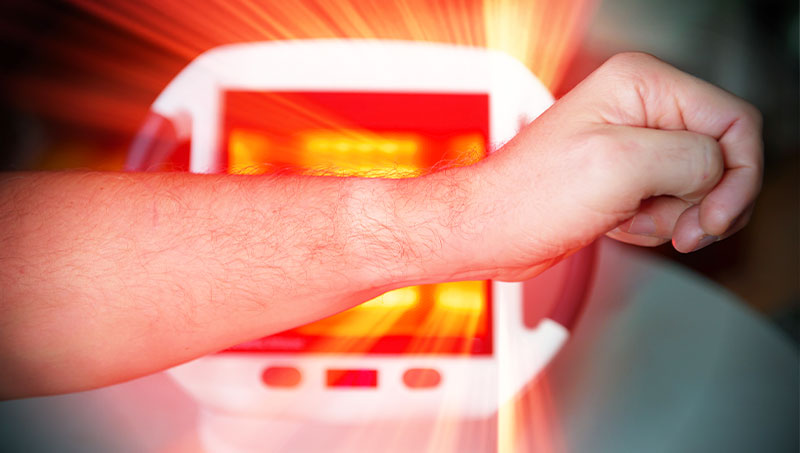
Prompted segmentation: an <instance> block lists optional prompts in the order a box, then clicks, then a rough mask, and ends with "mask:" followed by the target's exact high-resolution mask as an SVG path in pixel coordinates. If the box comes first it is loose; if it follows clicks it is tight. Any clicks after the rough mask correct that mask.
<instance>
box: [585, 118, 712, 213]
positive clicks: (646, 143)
mask: <svg viewBox="0 0 800 453" xmlns="http://www.w3.org/2000/svg"><path fill="white" fill-rule="evenodd" d="M607 127H608V128H611V130H612V131H613V134H614V137H613V140H612V142H611V144H610V145H608V147H609V148H612V149H611V150H610V151H608V150H607V153H608V154H607V155H602V156H600V158H601V159H602V160H603V161H606V163H605V164H604V165H610V166H611V167H610V168H609V171H610V172H612V173H614V175H615V177H616V178H617V179H618V180H619V181H620V182H623V183H626V184H630V183H633V184H630V185H626V187H631V188H632V189H633V190H638V191H639V192H638V193H637V194H635V196H638V199H639V200H641V199H646V198H650V197H657V196H660V195H672V196H674V197H678V198H680V199H683V200H685V201H688V202H697V201H699V200H701V199H703V197H704V196H705V195H706V194H707V193H708V192H710V191H711V189H712V188H713V187H714V186H715V185H716V184H717V182H718V181H719V180H720V178H721V177H722V172H723V162H722V154H721V152H720V148H719V144H718V143H717V141H716V140H714V139H712V138H710V137H708V136H706V135H702V134H696V133H694V132H688V131H663V130H657V129H647V128H638V127H624V126H607ZM622 195H625V196H632V195H634V194H630V193H624V194H622Z"/></svg>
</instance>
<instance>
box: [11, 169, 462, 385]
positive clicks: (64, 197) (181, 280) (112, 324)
mask: <svg viewBox="0 0 800 453" xmlns="http://www.w3.org/2000/svg"><path fill="white" fill-rule="evenodd" d="M461 179H462V178H460V177H456V176H454V175H445V174H441V175H438V176H433V177H429V178H427V179H426V180H424V181H423V180H419V181H396V180H394V181H393V180H382V181H378V180H364V179H355V178H347V179H341V178H322V177H289V176H281V177H271V178H270V177H266V178H265V177H247V176H201V175H188V174H123V173H119V174H115V173H71V172H68V173H38V174H36V173H34V174H10V175H5V176H3V177H2V179H0V212H2V217H0V231H1V232H2V236H1V237H0V250H1V251H0V261H1V262H2V266H0V287H2V288H3V295H2V298H1V301H0V302H2V304H1V305H0V323H1V324H0V325H2V327H0V336H2V337H1V338H2V340H0V345H1V347H0V361H1V362H2V368H3V369H4V370H5V371H4V372H3V373H2V374H0V376H2V377H0V388H2V393H3V394H4V395H6V396H9V395H26V394H29V393H51V392H60V391H69V390H77V389H83V388H87V387H95V386H99V385H105V384H110V383H114V382H119V381H121V380H124V379H128V378H130V377H134V376H139V375H143V374H146V373H149V372H153V371H155V370H159V369H163V368H165V367H168V366H170V365H173V364H176V363H179V362H181V361H185V360H188V359H191V358H193V357H197V356H199V355H202V354H205V353H209V352H213V351H216V350H219V349H221V348H224V347H226V346H229V345H232V344H235V343H237V342H241V341H245V340H248V339H252V338H255V337H258V336H261V335H266V334H269V333H274V332H277V331H280V330H283V329H286V328H289V327H293V326H296V325H299V324H302V323H305V322H309V321H311V320H314V319H319V318H321V317H324V316H326V315H329V314H332V313H335V312H337V311H339V310H343V309H345V308H348V307H351V306H353V305H355V304H356V303H358V302H361V301H363V300H366V299H368V298H370V297H373V296H376V295H378V294H380V293H381V292H383V291H386V290H388V289H392V288H393V287H397V286H400V285H402V283H403V282H404V281H407V282H409V283H410V282H415V283H416V282H420V281H422V280H425V279H429V280H432V281H436V280H445V279H448V278H450V277H453V276H454V274H457V273H458V271H459V267H458V266H457V265H456V263H457V261H456V260H457V258H458V257H457V255H456V253H454V252H455V251H456V248H454V247H448V246H447V245H446V244H445V243H446V242H447V241H448V239H447V238H448V237H452V238H457V237H460V235H459V234H458V229H460V227H459V226H458V225H460V224H461V223H463V222H461V221H460V219H458V213H459V212H464V210H465V209H464V204H465V203H467V200H469V198H470V197H469V195H468V194H467V193H466V190H467V188H466V186H464V187H462V186H461V185H459V182H458V181H459V180H461ZM411 186H415V187H413V188H412V187H411ZM407 194H416V195H414V196H408V195H407ZM454 233H455V234H454ZM445 247H447V248H448V252H447V253H446V254H443V251H442V249H443V248H445ZM464 264H465V265H466V263H464ZM56 377H57V378H56Z"/></svg>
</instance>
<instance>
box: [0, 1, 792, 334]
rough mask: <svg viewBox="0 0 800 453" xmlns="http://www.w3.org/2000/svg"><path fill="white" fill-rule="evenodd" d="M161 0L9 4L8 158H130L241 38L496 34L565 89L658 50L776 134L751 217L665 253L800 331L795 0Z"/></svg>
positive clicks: (32, 166) (495, 40) (768, 137)
mask: <svg viewBox="0 0 800 453" xmlns="http://www.w3.org/2000/svg"><path fill="white" fill-rule="evenodd" d="M162 3H163V4H161V3H158V2H152V4H151V3H148V2H130V3H129V2H117V3H114V2H92V1H83V0H78V1H74V2H61V1H47V2H44V1H42V2H37V1H25V0H5V1H3V2H2V5H0V42H2V45H0V80H2V83H1V84H0V137H1V138H2V143H3V149H2V152H0V168H2V170H6V171H14V170H43V169H67V168H72V169H75V168H78V169H98V170H119V169H120V168H121V166H122V163H123V161H124V156H125V153H126V149H127V146H128V145H129V142H130V140H131V138H132V136H133V135H134V134H135V132H136V129H137V128H138V126H139V125H140V123H141V121H142V120H143V118H144V116H145V113H146V111H147V109H148V106H149V104H150V103H151V102H152V101H153V100H154V99H155V97H156V96H157V94H158V93H159V92H160V90H161V89H162V88H163V86H164V85H165V84H166V83H167V82H168V81H169V80H170V79H171V78H172V77H173V76H174V75H175V74H176V73H177V72H178V71H179V70H180V69H181V68H182V67H183V66H184V65H185V64H187V63H188V62H189V61H191V59H192V58H193V57H195V56H196V55H198V54H199V53H200V52H202V51H203V50H205V49H207V48H210V47H213V46H215V45H219V44H224V43H229V42H241V41H254V40H267V39H286V38H309V37H337V36H345V37H348V36H349V37H380V38H393V39H419V40H431V41H444V42H457V43H462V44H468V45H488V46H490V47H495V48H501V49H503V50H506V51H508V52H509V53H511V54H513V55H515V56H517V57H518V58H520V59H522V60H523V61H524V62H525V63H526V64H527V65H528V66H529V67H530V68H531V69H532V70H533V71H534V73H536V74H537V75H538V76H539V77H540V78H542V80H543V81H544V82H545V83H546V84H547V85H548V86H549V87H550V89H551V90H552V91H553V92H554V93H555V94H556V96H557V97H558V96H561V95H563V94H564V93H565V92H567V91H568V90H569V89H570V88H571V87H573V86H574V85H575V84H576V83H577V82H579V81H580V80H581V79H582V78H583V77H585V76H586V75H587V74H589V73H590V72H591V71H592V70H593V69H595V68H596V67H597V66H599V65H600V64H601V63H602V62H603V61H604V60H605V59H606V58H608V57H609V56H611V55H613V54H615V53H618V52H621V51H626V50H639V51H645V52H649V53H652V54H654V55H656V56H658V57H660V58H661V59H663V60H665V61H667V62H669V63H671V64H673V65H675V66H677V67H678V68H680V69H682V70H684V71H687V72H689V73H691V74H694V75H696V76H698V77H700V78H703V79H705V80H708V81H710V82H712V83H714V84H716V85H719V86H721V87H723V88H725V89H726V90H728V91H730V92H732V93H734V94H736V95H738V96H741V97H743V98H744V99H746V100H748V101H750V102H751V103H753V104H755V105H756V106H757V107H758V108H759V109H760V110H761V112H762V113H763V114H764V119H765V126H764V141H765V144H766V174H765V181H764V188H763V192H762V195H761V197H760V199H759V202H758V205H757V207H756V211H755V214H754V216H753V219H752V221H751V223H750V225H749V226H748V227H747V228H746V229H745V230H743V231H742V232H740V233H739V234H737V235H736V236H734V237H733V238H731V239H728V240H727V241H724V242H722V243H719V244H715V245H714V246H712V247H708V248H707V249H704V250H702V251H700V252H697V253H693V254H690V255H682V254H678V253H676V252H674V251H673V250H672V249H671V248H670V247H669V246H662V247H660V248H657V249H654V250H653V251H652V253H656V254H660V255H663V256H666V257H668V258H669V259H671V260H675V261H678V262H680V263H681V264H683V265H685V266H688V267H690V268H692V269H694V270H696V271H698V272H700V273H702V274H703V275H705V276H707V277H709V278H710V279H712V280H714V281H716V282H718V283H719V284H721V285H723V286H724V287H726V288H728V289H729V290H730V291H732V292H733V293H735V294H736V295H738V296H739V297H740V298H741V299H742V300H743V301H744V302H745V303H746V304H748V305H749V306H751V307H752V308H753V309H754V310H756V311H758V312H760V313H762V314H763V315H764V316H766V317H768V318H769V319H771V320H772V321H773V322H774V323H775V324H776V325H778V326H780V327H781V328H782V329H783V330H784V331H785V332H786V333H787V334H789V335H791V336H792V337H793V338H794V339H795V341H797V339H798V316H799V313H800V312H799V311H798V306H799V304H800V283H798V279H800V269H798V266H799V265H800V242H799V240H800V226H799V225H798V210H799V209H800V202H799V201H800V199H799V196H798V195H799V193H800V190H799V189H798V164H799V162H798V125H799V124H800V118H799V117H798V100H799V99H800V93H799V92H798V85H799V80H800V79H798V42H799V41H800V38H799V37H798V4H797V2H796V1H779V0H649V1H641V0H605V1H588V0H584V1H581V0H575V1H572V2H557V1H551V2H522V1H519V2H513V1H502V0H486V1H483V2H479V1H472V2H471V1H460V2H444V3H443V4H441V5H437V6H431V4H430V3H429V2H419V1H406V2H398V1H395V2H383V3H381V2H376V1H372V2H369V1H353V2H338V4H339V5H340V6H341V5H344V6H347V5H348V3H352V6H353V7H352V8H350V9H347V8H343V7H333V6H330V5H327V6H326V5H323V4H322V3H321V2H316V1H305V2H289V3H290V5H287V4H286V3H287V2H267V3H264V4H263V5H261V6H260V7H258V8H255V9H254V8H253V6H252V5H251V6H246V5H244V3H243V4H242V5H239V6H235V3H225V4H223V2H207V3H202V4H197V5H195V3H194V2H186V3H183V2H162ZM281 4H283V5H281ZM387 4H388V5H390V6H388V7H387V6H385V5H387ZM527 4H530V5H532V6H530V7H529V6H526V5H527ZM231 5H234V6H231ZM248 5H250V4H248ZM379 5H380V6H379ZM559 5H560V6H559ZM248 8H249V9H248ZM397 18H399V20H398V19H397ZM534 19H535V21H534ZM534 43H535V44H534Z"/></svg>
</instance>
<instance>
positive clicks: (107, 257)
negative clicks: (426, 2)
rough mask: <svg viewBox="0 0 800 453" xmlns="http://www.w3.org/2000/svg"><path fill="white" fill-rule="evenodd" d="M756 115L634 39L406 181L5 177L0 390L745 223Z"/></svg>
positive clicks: (126, 375) (154, 363) (0, 215)
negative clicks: (447, 164) (512, 123)
mask: <svg viewBox="0 0 800 453" xmlns="http://www.w3.org/2000/svg"><path fill="white" fill-rule="evenodd" d="M761 167H762V163H761V143H760V117H759V115H758V113H757V111H755V109H753V108H752V107H751V106H749V105H748V104H746V103H745V102H743V101H741V100H739V99H737V98H735V97H733V96H731V95H729V94H727V93H725V92H723V91H722V90H719V89H717V88H715V87H713V86H711V85H708V84H706V83H704V82H702V81H699V80H697V79H695V78H693V77H690V76H688V75H686V74H683V73H681V72H680V71H677V70H676V69H674V68H671V67H669V66H668V65H666V64H664V63H662V62H660V61H658V60H656V59H655V58H653V57H650V56H646V55H639V54H633V55H631V54H629V55H623V56H621V57H617V58H614V59H612V60H610V61H609V62H608V63H607V64H605V65H604V66H603V67H602V68H600V69H599V70H598V71H596V72H595V73H594V74H592V75H591V76H590V77H588V78H587V79H586V80H585V81H584V82H582V83H581V84H580V85H579V86H578V87H576V88H575V89H574V90H573V91H572V92H571V93H569V94H568V95H567V96H565V97H564V99H562V100H560V101H559V102H558V103H557V104H556V105H554V106H553V107H552V108H551V109H550V110H548V111H547V112H545V113H544V114H543V115H542V116H541V117H540V118H539V119H538V120H537V121H535V122H534V123H532V124H531V125H530V126H528V127H527V128H526V129H525V130H523V131H522V132H521V133H520V134H519V135H518V136H517V138H515V139H514V140H513V141H512V142H510V143H509V144H507V145H506V146H505V147H504V148H503V149H501V150H499V151H498V152H497V153H495V154H493V155H492V156H490V157H489V158H487V159H485V160H483V161H481V162H479V163H478V164H475V165H473V166H470V167H465V168H458V169H452V170H447V171H444V172H440V173H436V174H433V175H429V176H425V177H422V178H417V179H412V180H376V179H358V178H324V177H288V176H283V177H266V178H265V177H256V176H250V177H248V176H201V175H182V174H109V173H105V174H102V173H42V174H11V175H5V176H2V177H0V288H2V292H1V293H0V367H2V369H3V370H4V372H3V373H2V374H0V395H2V396H24V395H33V394H46V393H56V392H65V391H74V390H80V389H86V388H92V387H97V386H101V385H105V384H111V383H115V382H120V381H123V380H126V379H130V378H133V377H137V376H141V375H144V374H147V373H149V372H153V371H156V370H160V369H163V368H166V367H168V366H170V365H174V364H177V363H180V362H182V361H186V360H189V359H191V358H194V357H197V356H200V355H202V354H204V353H208V352H212V351H216V350H219V349H222V348H225V347H227V346H230V345H233V344H236V343H237V342H241V341H245V340H248V339H252V338H256V337H258V336H263V335H267V334H270V333H274V332H277V331H280V330H283V329H285V328H289V327H293V326H296V325H299V324H302V323H305V322H309V321H312V320H315V319H319V318H321V317H324V316H326V315H329V314H332V313H335V312H337V311H340V310H343V309H346V308H348V307H351V306H353V305H355V304H357V303H358V302H361V301H364V300H366V299H368V298H370V297H372V296H375V295H378V294H379V293H381V292H383V291H386V290H389V289H393V288H396V287H400V286H405V285H409V284H419V283H426V282H436V281H445V280H458V279H471V278H475V279H478V278H497V279H503V280H521V279H525V278H528V277H531V276H533V275H535V274H536V273H537V272H540V271H541V270H542V269H544V268H546V267H547V266H548V265H550V264H551V263H553V262H555V261H557V260H558V259H560V258H561V257H563V256H564V255H566V254H568V253H570V252H571V251H573V250H575V249H577V248H579V247H581V246H583V245H585V244H587V243H589V242H591V241H592V240H594V239H595V238H596V237H598V236H600V235H603V234H606V233H608V234H609V235H611V236H613V237H615V238H617V239H620V240H623V241H626V242H631V243H635V244H640V245H656V244H660V243H663V242H666V241H670V240H671V241H672V242H673V244H674V246H675V247H676V248H677V249H679V250H681V251H691V250H694V249H696V248H698V247H702V246H705V245H708V243H710V242H713V241H715V240H718V239H720V238H724V237H727V236H729V235H730V234H733V233H734V232H736V231H737V230H739V229H740V228H742V226H744V224H745V223H746V222H747V219H748V217H749V215H750V212H751V211H752V206H753V203H754V200H755V197H756V194H757V193H758V190H759V187H760V183H761Z"/></svg>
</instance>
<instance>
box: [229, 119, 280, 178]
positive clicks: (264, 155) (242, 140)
mask: <svg viewBox="0 0 800 453" xmlns="http://www.w3.org/2000/svg"><path fill="white" fill-rule="evenodd" d="M228 150H229V152H228V166H229V169H228V171H229V172H230V173H234V174H239V175H260V174H263V173H266V171H267V166H266V164H265V162H269V161H270V160H271V159H270V155H269V141H268V140H267V137H266V136H265V135H264V134H263V133H260V132H257V131H248V130H242V129H236V130H234V131H232V132H231V136H230V140H229V145H228Z"/></svg>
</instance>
